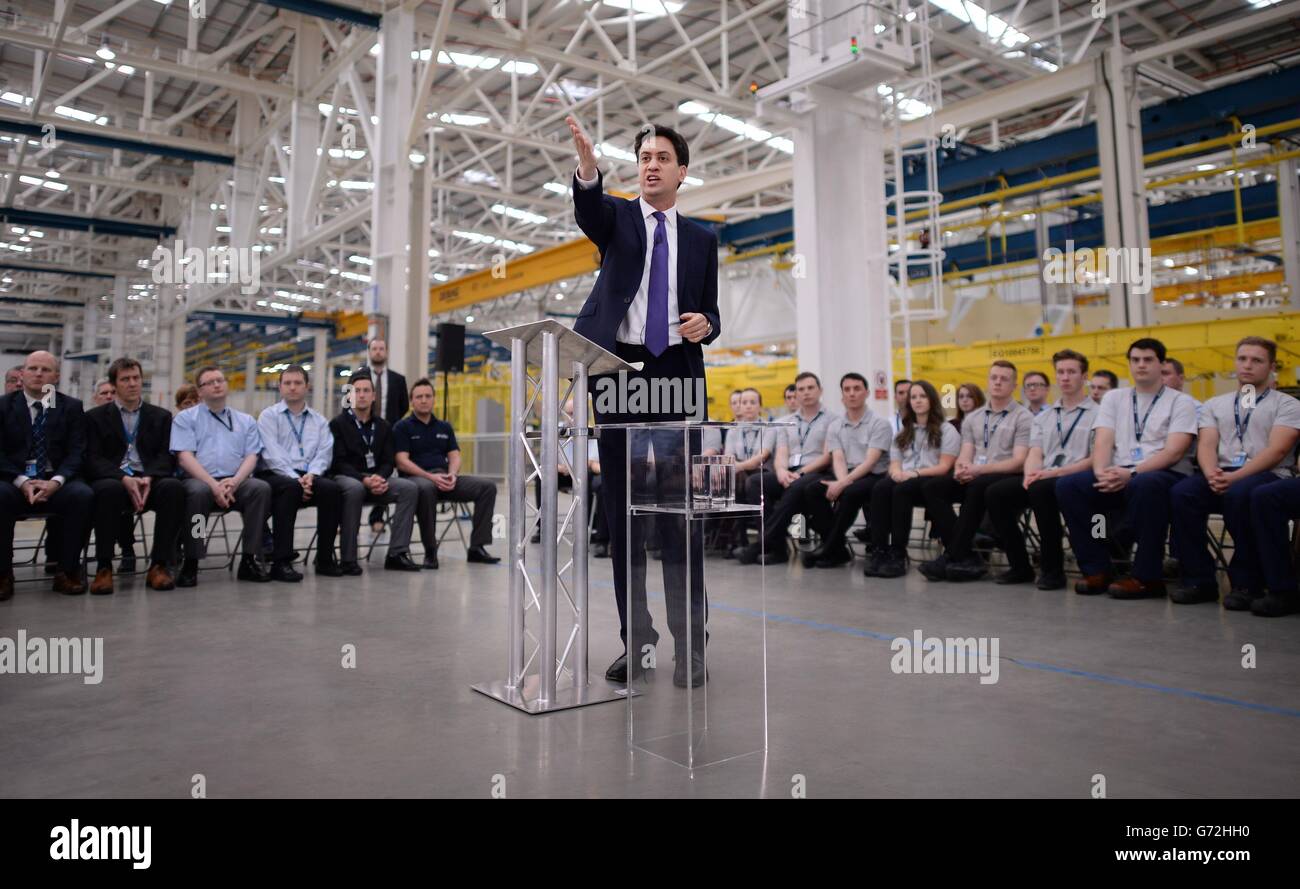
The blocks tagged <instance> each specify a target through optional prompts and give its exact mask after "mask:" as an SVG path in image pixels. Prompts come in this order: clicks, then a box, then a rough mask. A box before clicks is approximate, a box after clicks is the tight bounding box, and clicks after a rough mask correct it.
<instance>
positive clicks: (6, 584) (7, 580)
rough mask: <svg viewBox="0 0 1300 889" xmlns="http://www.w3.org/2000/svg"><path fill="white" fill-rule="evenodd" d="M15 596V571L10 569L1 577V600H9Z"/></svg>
mask: <svg viewBox="0 0 1300 889" xmlns="http://www.w3.org/2000/svg"><path fill="white" fill-rule="evenodd" d="M13 597H14V573H13V572H12V571H10V572H9V573H8V574H6V575H5V576H4V577H0V602H8V601H9V600H10V599H12V598H13Z"/></svg>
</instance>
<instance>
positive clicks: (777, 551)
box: [758, 543, 790, 565]
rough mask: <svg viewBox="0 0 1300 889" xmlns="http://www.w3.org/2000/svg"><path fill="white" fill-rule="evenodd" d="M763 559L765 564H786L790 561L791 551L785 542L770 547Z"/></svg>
mask: <svg viewBox="0 0 1300 889" xmlns="http://www.w3.org/2000/svg"><path fill="white" fill-rule="evenodd" d="M758 561H761V562H762V563H763V564H764V565H784V564H785V563H786V562H788V561H790V551H789V550H788V549H786V547H785V544H784V543H782V544H781V545H779V546H777V547H775V548H774V549H769V550H767V551H766V552H764V553H763V555H762V558H761V559H759V560H758Z"/></svg>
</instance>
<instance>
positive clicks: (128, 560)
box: [117, 555, 135, 574]
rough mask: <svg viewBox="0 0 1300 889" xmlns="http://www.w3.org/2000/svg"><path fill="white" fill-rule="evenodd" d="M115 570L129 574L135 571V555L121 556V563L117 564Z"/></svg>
mask: <svg viewBox="0 0 1300 889" xmlns="http://www.w3.org/2000/svg"><path fill="white" fill-rule="evenodd" d="M117 570H118V571H121V572H122V573H123V574H130V573H131V572H133V571H135V556H134V555H126V556H122V564H121V565H118V567H117Z"/></svg>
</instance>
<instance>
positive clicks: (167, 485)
mask: <svg viewBox="0 0 1300 889" xmlns="http://www.w3.org/2000/svg"><path fill="white" fill-rule="evenodd" d="M108 379H109V381H111V382H112V383H113V387H114V392H115V395H114V398H113V399H112V400H111V401H109V402H108V403H107V404H103V405H100V406H99V407H95V408H91V409H90V410H89V411H87V412H86V427H87V428H86V478H87V479H88V480H89V481H90V487H91V488H92V490H94V492H95V558H96V560H97V561H98V563H99V567H98V570H97V571H96V572H95V579H94V581H92V582H91V584H90V592H91V593H92V594H95V595H107V594H109V593H111V592H113V541H114V540H115V539H116V538H117V536H118V529H119V527H120V524H121V520H122V516H123V515H131V516H133V515H135V514H136V513H140V512H145V511H147V510H153V512H154V535H153V552H152V553H151V554H150V558H149V573H148V575H147V576H146V579H145V582H146V583H147V584H148V585H149V589H151V590H170V589H174V588H175V586H176V582H175V579H174V578H173V577H172V573H171V569H170V568H169V567H168V566H169V565H170V564H171V563H172V562H173V561H174V559H175V555H176V531H177V529H180V528H181V527H182V525H184V524H185V485H184V483H183V482H182V481H181V480H180V479H179V478H177V477H176V458H175V457H174V456H172V452H171V438H172V415H171V411H169V410H167V409H166V408H162V407H158V406H157V405H153V404H145V402H144V375H143V373H142V372H141V370H140V362H138V361H136V360H135V359H134V358H119V359H117V360H116V361H114V362H113V363H112V364H111V365H109V368H108Z"/></svg>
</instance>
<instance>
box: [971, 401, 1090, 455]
mask: <svg viewBox="0 0 1300 889" xmlns="http://www.w3.org/2000/svg"><path fill="white" fill-rule="evenodd" d="M991 413H993V412H992V411H988V410H986V411H985V412H984V450H986V451H987V450H988V449H989V436H990V435H997V434H998V427H999V426H1001V425H1002V421H1003V420H1005V419H1006V418H1007V414H1009V413H1011V408H1007V409H1006V410H1004V411H1002V413H1001V414H1000V415H999V416H998V421H997V422H996V423H994V424H993V431H992V432H990V431H989V415H990V414H991ZM1076 422H1077V421H1076Z"/></svg>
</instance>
